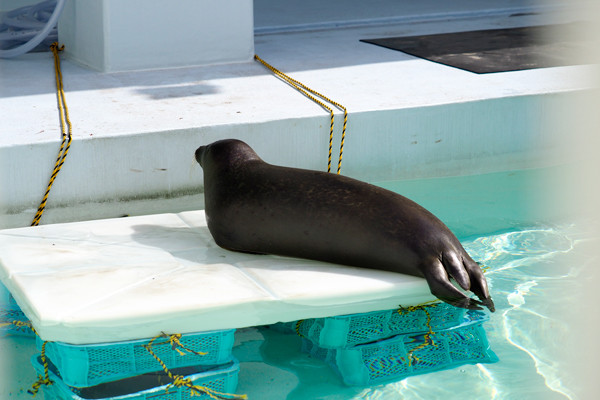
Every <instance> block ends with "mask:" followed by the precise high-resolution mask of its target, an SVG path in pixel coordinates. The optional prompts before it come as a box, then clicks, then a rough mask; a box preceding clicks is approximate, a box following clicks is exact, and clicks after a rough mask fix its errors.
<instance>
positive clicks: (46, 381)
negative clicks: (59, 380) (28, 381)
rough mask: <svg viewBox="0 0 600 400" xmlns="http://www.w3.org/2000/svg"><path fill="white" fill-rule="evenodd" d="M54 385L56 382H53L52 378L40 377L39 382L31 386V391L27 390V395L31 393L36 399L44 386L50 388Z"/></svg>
mask: <svg viewBox="0 0 600 400" xmlns="http://www.w3.org/2000/svg"><path fill="white" fill-rule="evenodd" d="M52 384H54V381H52V380H51V379H50V378H48V377H45V378H44V377H43V376H41V375H38V380H37V381H36V382H34V383H33V385H31V389H29V390H27V393H29V394H30V395H31V396H32V397H35V395H36V394H38V392H39V390H40V388H41V387H42V385H44V386H50V385H52Z"/></svg>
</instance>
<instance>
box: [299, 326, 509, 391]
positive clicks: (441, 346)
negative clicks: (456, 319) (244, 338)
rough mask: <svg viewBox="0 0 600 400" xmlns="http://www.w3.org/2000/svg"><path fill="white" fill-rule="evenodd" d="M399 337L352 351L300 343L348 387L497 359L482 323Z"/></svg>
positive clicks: (305, 341)
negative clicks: (329, 367)
mask: <svg viewBox="0 0 600 400" xmlns="http://www.w3.org/2000/svg"><path fill="white" fill-rule="evenodd" d="M430 338H431V339H432V341H433V343H432V344H431V342H429V341H428V339H427V337H426V334H423V333H420V334H408V335H399V336H396V337H393V338H390V339H387V340H382V341H379V342H375V343H369V344H363V345H358V346H355V347H352V348H338V349H325V348H323V347H319V346H318V345H316V344H315V343H313V342H311V341H310V340H307V339H303V340H302V351H304V352H306V353H309V354H310V355H311V356H313V357H315V358H317V359H320V360H323V361H325V362H326V363H328V364H329V365H330V366H332V368H333V369H334V370H336V371H337V372H338V374H339V375H340V376H341V377H342V379H343V381H344V383H346V384H347V385H351V386H366V385H372V384H379V383H383V382H387V381H393V380H401V379H404V378H406V377H409V376H413V375H419V374H424V373H429V372H434V371H440V370H444V369H450V368H454V367H456V366H459V365H464V364H478V363H493V362H496V361H498V357H497V356H496V354H494V352H493V351H492V350H491V349H490V346H489V344H488V340H487V336H486V334H485V331H484V329H483V327H482V324H481V323H474V324H471V325H465V326H462V327H459V328H456V329H449V330H446V331H439V332H436V333H434V334H431V336H430Z"/></svg>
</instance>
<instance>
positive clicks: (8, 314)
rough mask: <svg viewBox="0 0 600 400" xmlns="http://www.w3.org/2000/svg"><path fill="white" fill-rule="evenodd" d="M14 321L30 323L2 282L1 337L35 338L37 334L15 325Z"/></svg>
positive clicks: (0, 304)
mask: <svg viewBox="0 0 600 400" xmlns="http://www.w3.org/2000/svg"><path fill="white" fill-rule="evenodd" d="M14 321H17V322H29V318H27V316H26V315H25V313H24V312H23V311H22V310H21V308H20V307H19V305H18V304H17V302H16V301H15V299H14V297H13V296H12V294H11V293H10V292H9V291H8V289H7V288H6V286H4V285H3V284H2V282H0V336H4V335H19V336H28V337H34V336H35V333H33V331H32V330H31V329H30V328H28V327H24V326H21V327H18V326H16V325H14V324H13V322H14ZM5 324H7V325H5Z"/></svg>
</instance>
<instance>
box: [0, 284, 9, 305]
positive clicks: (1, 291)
mask: <svg viewBox="0 0 600 400" xmlns="http://www.w3.org/2000/svg"><path fill="white" fill-rule="evenodd" d="M11 298H12V296H11V295H10V292H9V291H8V289H7V288H6V286H4V284H3V283H2V281H0V310H1V309H3V308H5V307H6V306H7V305H8V304H9V303H10V299H11Z"/></svg>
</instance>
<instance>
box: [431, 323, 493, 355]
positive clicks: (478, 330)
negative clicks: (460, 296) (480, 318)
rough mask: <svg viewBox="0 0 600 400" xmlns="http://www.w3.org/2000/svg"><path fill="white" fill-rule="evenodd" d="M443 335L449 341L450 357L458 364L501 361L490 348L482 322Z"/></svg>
mask: <svg viewBox="0 0 600 400" xmlns="http://www.w3.org/2000/svg"><path fill="white" fill-rule="evenodd" d="M441 335H443V336H445V337H446V340H448V343H449V347H450V350H449V351H450V357H451V358H452V360H453V361H454V362H456V363H460V364H465V363H469V364H477V363H494V362H498V360H499V359H498V356H497V355H496V354H495V353H494V352H493V351H492V349H491V348H490V344H489V342H488V339H487V335H486V332H485V329H484V328H483V323H482V322H480V323H476V324H472V325H469V326H466V327H464V328H462V329H454V330H450V331H446V332H442V333H441Z"/></svg>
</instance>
